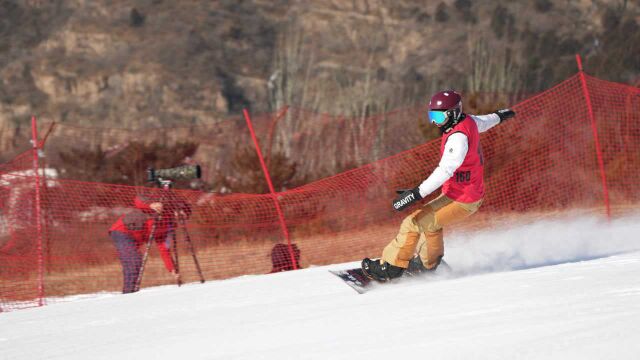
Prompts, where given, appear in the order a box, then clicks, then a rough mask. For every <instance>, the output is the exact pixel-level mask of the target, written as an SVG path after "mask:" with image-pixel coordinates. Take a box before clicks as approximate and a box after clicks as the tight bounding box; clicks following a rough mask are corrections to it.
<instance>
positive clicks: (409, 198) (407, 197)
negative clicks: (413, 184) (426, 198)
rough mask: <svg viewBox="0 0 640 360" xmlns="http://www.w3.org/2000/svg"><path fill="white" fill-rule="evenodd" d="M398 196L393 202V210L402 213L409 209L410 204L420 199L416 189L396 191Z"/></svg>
mask: <svg viewBox="0 0 640 360" xmlns="http://www.w3.org/2000/svg"><path fill="white" fill-rule="evenodd" d="M396 193H397V194H398V196H397V197H396V198H395V199H394V200H393V208H394V209H396V210H398V211H402V210H404V209H406V208H407V207H409V205H411V204H412V203H414V202H416V201H418V200H420V199H422V196H420V191H419V190H418V188H415V189H403V190H396Z"/></svg>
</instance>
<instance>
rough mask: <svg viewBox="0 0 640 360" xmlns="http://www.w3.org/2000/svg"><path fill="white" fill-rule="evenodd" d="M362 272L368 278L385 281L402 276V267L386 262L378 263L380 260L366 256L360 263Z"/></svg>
mask: <svg viewBox="0 0 640 360" xmlns="http://www.w3.org/2000/svg"><path fill="white" fill-rule="evenodd" d="M361 267H362V272H363V273H364V274H365V275H366V276H367V277H368V278H370V279H373V280H376V281H380V282H385V281H389V280H391V279H394V278H397V277H400V276H402V273H403V272H404V269H403V268H401V267H399V266H393V265H391V264H389V263H388V262H386V261H385V262H384V263H382V264H380V260H377V259H376V260H371V259H369V258H366V259H364V260H362V263H361Z"/></svg>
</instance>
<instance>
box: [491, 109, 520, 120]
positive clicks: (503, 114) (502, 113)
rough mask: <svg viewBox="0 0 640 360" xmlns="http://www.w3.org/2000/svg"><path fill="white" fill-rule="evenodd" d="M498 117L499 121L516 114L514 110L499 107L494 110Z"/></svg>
mask: <svg viewBox="0 0 640 360" xmlns="http://www.w3.org/2000/svg"><path fill="white" fill-rule="evenodd" d="M495 114H496V115H498V116H499V117H500V123H502V122H503V121H505V120H507V119H510V118H512V117H514V116H516V112H515V111H513V110H511V109H501V110H498V111H496V112H495Z"/></svg>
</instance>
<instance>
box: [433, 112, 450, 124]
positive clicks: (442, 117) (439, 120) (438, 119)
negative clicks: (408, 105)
mask: <svg viewBox="0 0 640 360" xmlns="http://www.w3.org/2000/svg"><path fill="white" fill-rule="evenodd" d="M448 119H449V117H448V116H447V113H446V111H438V110H432V111H429V121H430V122H431V123H432V124H436V125H438V126H441V125H444V124H445V123H446V122H447V120H448Z"/></svg>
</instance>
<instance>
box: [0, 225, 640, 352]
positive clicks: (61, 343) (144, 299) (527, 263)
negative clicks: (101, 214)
mask: <svg viewBox="0 0 640 360" xmlns="http://www.w3.org/2000/svg"><path fill="white" fill-rule="evenodd" d="M639 231H640V220H639V218H638V217H630V218H626V219H620V220H616V221H613V222H612V223H610V224H608V223H606V222H604V221H602V220H598V219H595V218H580V219H574V220H556V221H542V222H536V223H531V224H529V225H519V226H516V227H512V228H510V229H505V230H502V231H493V232H487V233H467V234H458V235H456V236H453V237H450V238H448V239H447V246H448V247H447V255H446V259H447V261H448V262H449V264H450V265H451V266H452V267H453V268H454V273H453V274H452V275H451V276H449V277H441V278H437V279H431V280H419V279H413V280H404V281H401V282H398V283H396V284H391V285H378V286H376V287H375V288H374V289H373V290H371V291H370V292H368V293H366V294H364V295H359V294H357V293H356V292H355V291H354V290H352V289H351V288H349V287H348V286H346V285H345V284H343V283H342V282H341V281H340V280H339V279H338V278H337V277H335V276H333V275H331V274H329V272H328V271H327V270H328V269H337V268H346V267H349V266H351V265H353V264H340V265H334V266H327V267H314V268H309V269H304V270H300V271H295V272H287V273H279V274H272V275H260V276H244V277H240V278H235V279H231V280H225V281H215V282H208V283H206V284H189V285H187V286H184V287H182V288H177V287H175V286H165V287H158V288H151V289H145V290H143V291H141V292H139V293H136V294H130V295H119V294H96V295H95V296H93V297H92V298H89V299H87V298H83V299H77V300H75V301H69V302H65V303H59V304H55V305H50V306H46V307H43V308H35V309H28V310H21V311H15V312H10V313H2V314H0V359H110V360H112V359H136V360H140V359H172V360H175V359H322V360H327V359H363V358H368V357H370V358H372V359H545V360H547V359H581V360H582V359H616V360H619V359H638V358H640V236H639V235H638V232H639Z"/></svg>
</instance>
